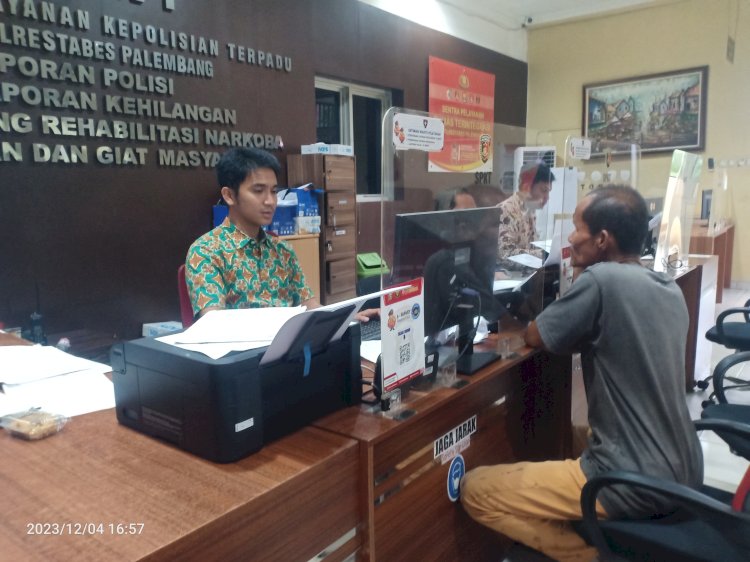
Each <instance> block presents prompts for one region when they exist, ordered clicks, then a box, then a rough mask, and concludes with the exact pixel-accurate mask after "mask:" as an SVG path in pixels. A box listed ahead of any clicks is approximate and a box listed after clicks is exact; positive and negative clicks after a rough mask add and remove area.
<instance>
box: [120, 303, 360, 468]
mask: <svg viewBox="0 0 750 562" xmlns="http://www.w3.org/2000/svg"><path fill="white" fill-rule="evenodd" d="M316 318H326V316H325V314H323V315H317V316H316ZM313 324H314V323H313ZM329 324H330V326H333V324H331V323H330V322H329ZM309 328H311V329H310V330H308V333H311V334H314V336H311V337H312V340H311V339H310V338H305V337H300V338H297V339H295V343H293V344H292V346H291V348H290V349H289V352H288V353H287V354H286V355H285V356H284V357H283V358H282V359H280V360H277V361H274V362H272V363H268V364H261V360H262V357H263V355H264V353H265V352H266V350H267V349H268V348H266V347H264V348H259V349H253V350H249V351H243V352H236V353H232V354H230V355H227V356H225V357H222V358H220V359H216V360H214V359H211V358H209V357H207V356H205V355H203V354H201V353H198V352H194V351H187V350H184V349H181V348H179V347H175V346H172V345H168V344H165V343H162V342H159V341H157V340H155V339H152V338H142V339H137V340H134V341H129V342H124V343H121V344H117V345H115V346H114V347H113V348H112V351H111V362H112V371H113V373H112V381H113V382H114V390H115V402H116V410H117V419H118V421H119V422H120V423H122V424H123V425H126V426H128V427H131V428H133V429H136V430H138V431H141V432H143V433H146V434H148V435H152V436H154V437H159V438H161V439H164V440H166V441H169V442H170V443H174V444H175V445H177V446H178V447H180V448H182V449H185V450H186V451H189V452H191V453H194V454H196V455H198V456H200V457H203V458H206V459H209V460H211V461H215V462H222V463H223V462H232V461H236V460H238V459H241V458H243V457H245V456H247V455H249V454H251V453H254V452H256V451H258V450H259V449H260V448H261V447H263V445H264V444H266V443H268V442H270V441H273V440H274V439H277V438H279V437H281V436H283V435H286V434H288V433H291V432H293V431H295V430H297V429H299V428H301V427H303V426H305V425H308V424H309V423H310V422H312V421H313V420H315V419H317V418H319V417H321V416H324V415H326V414H329V413H331V412H334V411H336V410H338V409H340V408H344V407H346V406H350V405H353V404H359V403H360V402H361V399H362V371H361V367H360V350H359V346H360V328H359V325H358V324H352V325H351V326H349V327H348V328H347V329H346V331H345V332H344V335H343V336H342V337H341V338H340V339H338V340H337V341H329V339H328V338H329V336H330V334H332V333H333V331H332V330H331V329H329V330H327V329H326V325H325V323H323V324H322V325H310V326H309Z"/></svg>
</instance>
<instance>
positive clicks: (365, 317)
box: [355, 308, 380, 323]
mask: <svg viewBox="0 0 750 562" xmlns="http://www.w3.org/2000/svg"><path fill="white" fill-rule="evenodd" d="M378 316H380V309H379V308H367V309H365V310H360V311H359V312H358V313H357V315H356V316H355V318H356V319H357V320H359V321H360V322H364V323H367V322H369V321H370V318H375V317H378Z"/></svg>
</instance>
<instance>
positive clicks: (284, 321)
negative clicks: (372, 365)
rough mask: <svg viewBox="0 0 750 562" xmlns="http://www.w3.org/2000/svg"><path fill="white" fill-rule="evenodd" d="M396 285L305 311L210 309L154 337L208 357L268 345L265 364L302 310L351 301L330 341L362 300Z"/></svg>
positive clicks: (283, 344) (299, 321)
mask: <svg viewBox="0 0 750 562" xmlns="http://www.w3.org/2000/svg"><path fill="white" fill-rule="evenodd" d="M400 288H402V289H403V287H400ZM398 289H399V287H393V288H389V289H384V290H382V291H378V292H375V293H371V294H369V295H361V296H359V297H354V298H353V299H349V300H346V301H342V302H337V303H335V304H330V305H327V306H322V307H320V308H316V309H314V310H309V311H308V310H307V309H306V307H304V306H297V307H270V308H243V309H231V310H210V311H208V312H207V313H206V314H205V315H204V316H202V317H201V318H199V319H198V321H197V322H196V323H195V324H193V325H192V326H190V327H189V328H188V329H187V330H185V331H184V332H180V333H179V334H171V335H168V336H162V337H159V338H156V339H157V340H158V341H160V342H163V343H167V344H170V345H174V346H176V347H179V348H182V349H187V350H189V351H198V352H200V353H203V354H204V355H207V356H208V357H210V358H211V359H219V358H221V357H224V356H225V355H226V354H228V353H230V352H232V351H246V350H248V349H256V348H258V347H266V346H268V350H266V352H265V354H264V355H263V359H262V360H261V364H265V363H269V362H271V361H275V360H277V359H279V358H281V357H283V355H284V353H285V352H286V351H287V350H288V349H289V346H290V345H291V343H292V342H293V341H294V339H295V338H296V337H297V335H298V334H299V330H300V329H301V328H302V326H304V324H305V321H306V317H305V316H304V315H305V314H314V313H315V312H317V311H321V310H338V309H341V308H344V307H346V306H350V305H354V307H353V309H352V311H351V312H350V313H349V317H348V319H347V321H346V322H343V323H342V325H341V327H340V328H339V330H338V331H337V332H336V333H335V334H334V336H333V338H331V341H337V340H338V339H340V338H341V336H342V335H343V334H344V332H345V331H346V328H347V327H348V326H349V323H350V322H351V321H352V320H354V317H355V316H356V314H357V313H358V312H359V310H360V308H362V305H363V304H364V303H365V301H368V300H370V299H372V298H375V297H379V296H380V295H385V294H387V293H390V292H393V291H396V290H398ZM282 327H283V328H284V329H283V330H282Z"/></svg>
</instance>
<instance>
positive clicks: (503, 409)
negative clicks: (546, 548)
mask: <svg viewBox="0 0 750 562" xmlns="http://www.w3.org/2000/svg"><path fill="white" fill-rule="evenodd" d="M494 338H495V336H492V339H491V341H490V344H489V345H490V346H493V347H494V341H495V339H494ZM518 355H519V356H518V357H516V358H514V359H511V360H503V361H497V362H495V363H493V364H491V365H489V366H488V367H486V368H484V369H482V370H481V371H479V372H478V373H476V374H475V375H473V376H471V377H462V376H459V378H460V379H462V380H465V381H467V382H468V384H467V385H466V386H463V387H462V388H458V389H455V388H445V387H438V388H434V389H432V390H431V391H429V392H416V391H410V393H409V396H408V397H407V398H406V399H405V407H407V408H409V409H411V410H414V412H415V413H414V414H413V415H412V416H411V417H409V418H407V419H404V420H401V421H396V420H393V419H390V418H387V417H385V416H382V415H380V414H379V413H371V412H370V411H369V410H370V409H369V407H367V406H364V405H363V406H356V407H351V408H347V409H344V410H341V411H339V412H336V413H334V414H331V415H329V416H327V417H325V418H323V419H321V420H319V421H318V422H316V423H315V424H314V425H315V426H317V427H319V428H321V429H326V430H329V431H331V432H334V433H337V434H340V435H342V436H346V437H351V438H354V439H356V440H358V441H359V444H360V446H359V455H360V470H361V474H360V477H361V481H360V493H361V494H362V498H363V499H362V506H363V510H364V513H363V514H362V519H363V522H364V537H363V540H364V545H363V549H362V553H361V558H362V559H365V560H383V561H391V560H471V561H478V560H494V561H497V560H499V559H501V558H502V556H501V555H502V553H503V552H504V550H505V549H506V548H507V546H508V543H507V542H506V541H505V539H503V538H502V537H501V536H500V535H498V534H496V533H494V532H492V531H490V530H489V529H486V528H484V527H482V526H480V525H479V524H477V523H475V522H474V521H472V520H471V519H470V518H469V517H468V515H466V513H465V512H464V510H463V508H462V507H461V505H460V502H456V503H452V502H451V501H450V500H449V498H448V495H447V488H446V486H447V475H448V469H449V466H450V463H449V462H446V463H445V464H441V459H440V458H439V457H438V458H437V459H435V458H434V454H433V443H434V441H435V440H436V439H438V438H439V437H441V436H443V435H444V434H445V433H447V432H448V431H450V430H452V429H453V428H455V427H457V426H459V425H461V424H462V423H463V422H465V421H467V420H468V419H470V418H471V417H472V416H476V417H477V430H476V433H474V434H473V435H471V437H470V442H469V446H468V448H466V449H465V450H463V451H462V452H461V454H462V455H463V457H464V459H465V461H466V469H467V470H470V469H472V468H475V467H477V466H480V465H485V464H496V463H500V462H512V461H517V460H532V459H533V460H543V459H551V458H563V457H565V456H566V455H568V454H569V451H570V448H571V431H570V429H571V423H570V392H571V386H570V384H571V359H570V357H569V356H566V357H562V356H554V355H551V354H548V353H545V352H541V351H533V350H531V349H529V348H522V349H521V350H519V352H518Z"/></svg>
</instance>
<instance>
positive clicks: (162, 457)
mask: <svg viewBox="0 0 750 562" xmlns="http://www.w3.org/2000/svg"><path fill="white" fill-rule="evenodd" d="M3 343H5V344H8V343H15V342H13V341H12V339H11V338H8V337H5V335H3V337H0V345H2V344H3ZM0 455H2V464H1V465H0V490H2V497H3V502H2V504H3V507H2V509H1V510H0V552H2V555H0V557H1V558H2V559H4V560H40V561H41V560H44V561H49V560H61V561H69V560H96V561H106V560H116V561H118V562H119V561H123V560H142V559H147V560H274V561H276V560H290V561H291V560H301V561H305V560H309V559H311V558H313V557H314V556H316V555H317V554H318V553H320V552H321V551H323V550H324V549H326V547H328V546H329V545H331V544H332V543H334V542H335V541H337V540H339V539H340V538H341V537H344V536H345V535H347V533H350V535H351V538H349V539H348V540H347V541H346V542H344V544H342V545H341V546H340V547H339V548H338V549H335V550H334V551H333V552H332V553H330V556H329V557H327V558H326V560H331V561H338V560H342V559H344V558H345V557H346V556H348V555H349V554H351V553H353V552H356V551H357V550H358V549H359V547H360V544H359V543H360V540H361V538H360V537H361V534H360V533H359V532H356V533H352V532H351V531H352V530H354V529H356V528H357V526H358V523H359V517H360V506H359V503H358V501H359V499H358V495H357V493H358V474H357V463H358V460H359V459H358V449H357V443H356V442H355V441H353V440H351V439H349V438H346V437H343V436H340V435H335V434H333V433H330V432H326V431H322V430H320V429H316V428H313V427H308V428H304V429H302V430H300V431H298V432H296V433H294V434H292V435H289V436H287V437H285V438H282V439H280V440H278V441H275V442H273V443H271V444H269V445H266V446H265V447H264V448H263V449H261V450H260V451H259V452H258V453H256V454H254V455H251V456H249V457H247V458H245V459H243V460H241V461H238V462H235V463H231V464H215V463H212V462H209V461H206V460H203V459H201V458H199V457H196V456H194V455H191V454H189V453H186V452H184V451H182V450H180V449H177V448H175V447H173V446H171V445H168V444H166V443H163V442H161V441H158V440H156V439H153V438H151V437H148V436H146V435H142V434H140V433H138V432H136V431H133V430H131V429H129V428H126V427H124V426H121V425H120V424H118V423H117V420H116V418H115V413H114V410H106V411H101V412H95V413H91V414H86V415H83V416H76V417H74V418H73V419H72V420H71V421H70V422H69V423H68V425H67V426H65V427H64V428H63V430H62V431H61V432H60V433H59V434H57V435H53V436H51V437H48V438H46V439H43V440H41V441H35V442H28V441H23V440H20V439H16V438H13V437H11V436H10V434H8V433H7V432H6V431H0ZM35 524H39V525H35ZM130 524H133V525H130ZM36 531H39V532H41V533H42V534H31V532H36ZM54 531H57V532H58V533H59V534H58V535H54V534H51V533H53V532H54ZM131 532H133V533H135V534H129V533H131ZM76 533H82V534H76ZM120 533H122V534H120Z"/></svg>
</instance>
